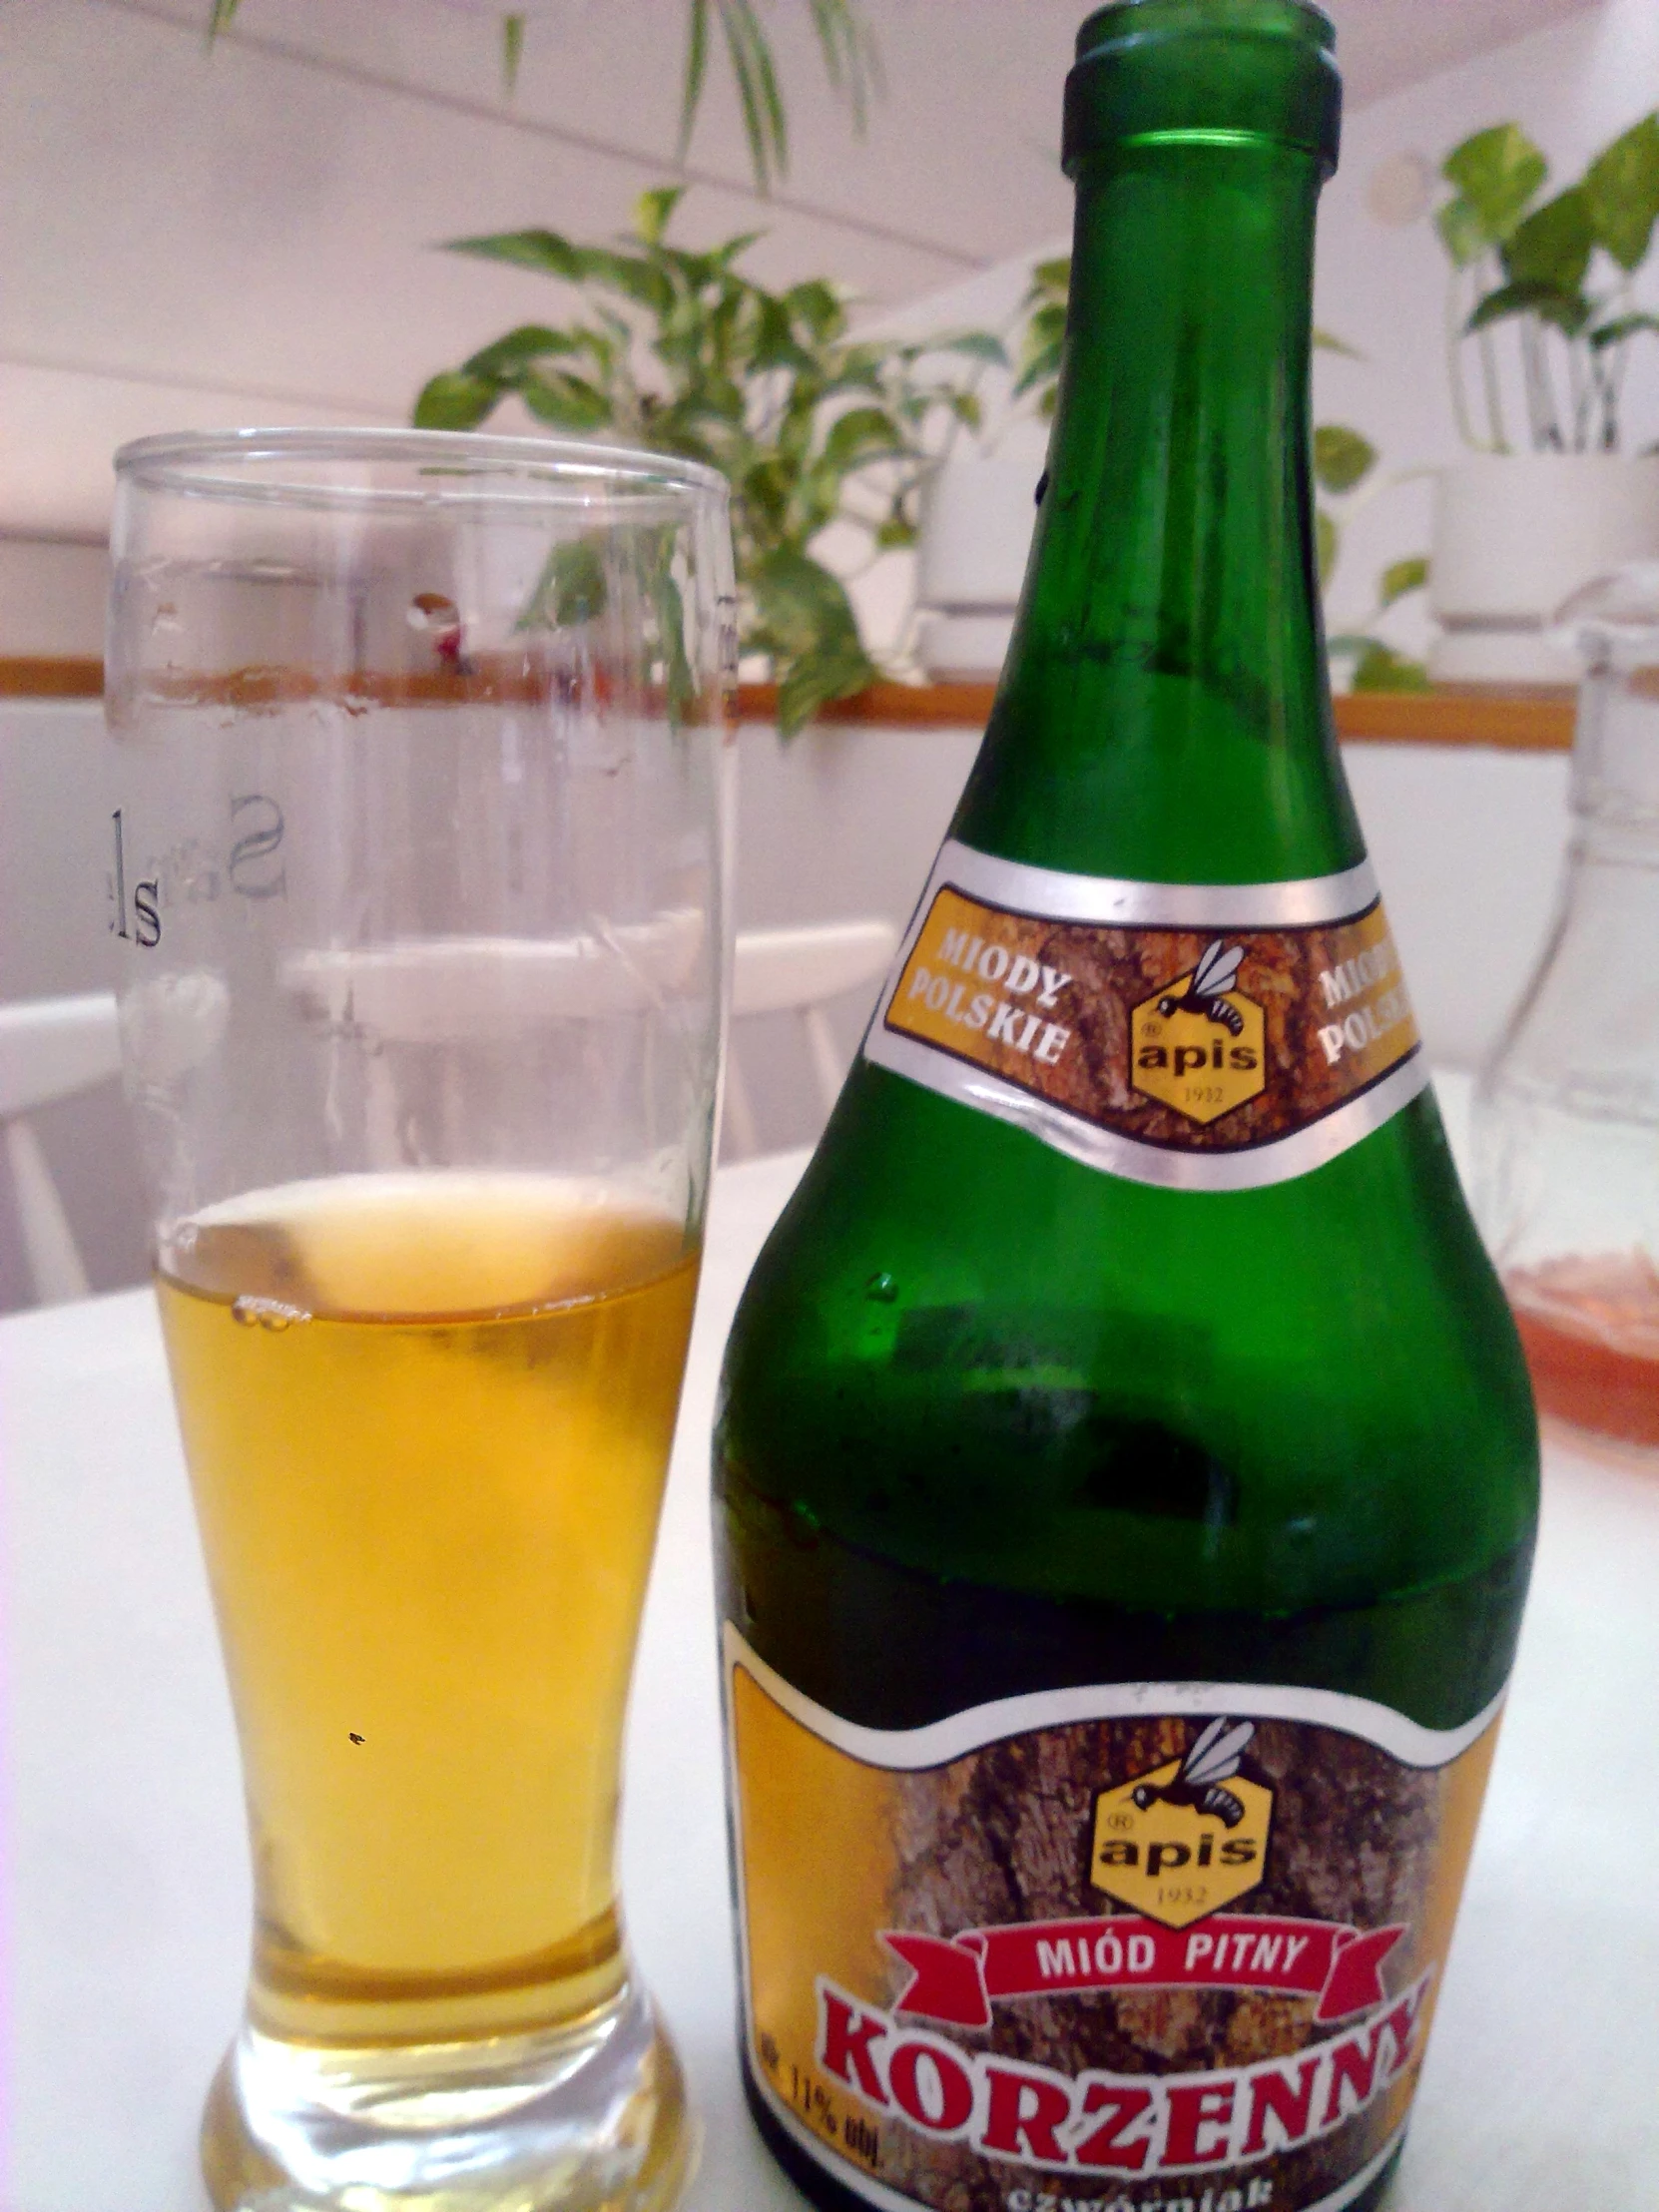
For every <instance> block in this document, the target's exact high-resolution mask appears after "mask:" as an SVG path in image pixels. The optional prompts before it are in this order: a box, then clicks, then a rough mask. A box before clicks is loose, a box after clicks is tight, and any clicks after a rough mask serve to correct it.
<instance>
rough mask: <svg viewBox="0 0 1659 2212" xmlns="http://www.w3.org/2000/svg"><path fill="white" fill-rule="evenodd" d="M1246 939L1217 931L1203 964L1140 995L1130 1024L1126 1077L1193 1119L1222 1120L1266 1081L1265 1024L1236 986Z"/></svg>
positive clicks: (1144, 1093)
mask: <svg viewBox="0 0 1659 2212" xmlns="http://www.w3.org/2000/svg"><path fill="white" fill-rule="evenodd" d="M1244 958H1245V948H1244V946H1243V945H1239V944H1235V945H1231V946H1230V945H1228V944H1227V943H1226V942H1225V941H1224V940H1223V939H1222V938H1220V937H1213V938H1212V939H1211V940H1210V942H1209V943H1208V944H1207V945H1206V946H1205V947H1204V950H1203V952H1202V954H1201V955H1200V957H1199V960H1198V964H1197V966H1196V967H1194V968H1192V969H1191V970H1190V971H1189V972H1188V973H1187V974H1185V975H1178V976H1176V977H1175V978H1174V979H1173V980H1172V981H1171V982H1168V983H1166V984H1165V985H1164V986H1163V988H1162V989H1161V990H1159V991H1157V992H1155V993H1154V994H1153V996H1152V997H1151V998H1145V999H1142V1001H1141V1003H1140V1004H1139V1005H1138V1006H1137V1007H1136V1008H1135V1010H1134V1013H1133V1015H1132V1016H1131V1017H1130V1023H1129V1063H1130V1064H1129V1077H1130V1081H1131V1083H1132V1084H1133V1085H1134V1088H1135V1089H1136V1090H1137V1091H1139V1092H1140V1093H1141V1094H1142V1096H1143V1097H1146V1098H1155V1099H1157V1100H1158V1101H1159V1103H1160V1104H1161V1105H1165V1106H1173V1107H1174V1108H1175V1110H1176V1112H1177V1113H1180V1114H1184V1115H1185V1116H1186V1117H1187V1119H1188V1120H1189V1121H1198V1122H1212V1121H1219V1120H1220V1119H1221V1117H1222V1115H1223V1114H1230V1113H1232V1112H1233V1111H1234V1110H1235V1108H1237V1107H1240V1106H1243V1105H1246V1104H1247V1103H1248V1102H1249V1101H1250V1100H1251V1099H1253V1098H1255V1097H1257V1096H1258V1094H1259V1093H1260V1092H1262V1091H1263V1090H1265V1089H1266V1087H1267V1072H1266V1070H1267V1025H1266V1018H1265V1016H1264V1014H1263V1012H1262V1009H1261V1007H1260V1006H1259V1005H1258V1004H1257V1002H1256V1000H1255V999H1254V998H1252V997H1250V996H1249V994H1248V993H1247V992H1245V991H1242V990H1240V989H1239V970H1240V969H1241V968H1242V967H1243V965H1244Z"/></svg>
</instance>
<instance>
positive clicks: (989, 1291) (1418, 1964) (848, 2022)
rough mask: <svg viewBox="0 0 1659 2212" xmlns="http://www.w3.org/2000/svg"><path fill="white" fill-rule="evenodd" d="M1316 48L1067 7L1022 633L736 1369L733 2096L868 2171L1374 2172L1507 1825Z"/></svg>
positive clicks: (1036, 2184)
mask: <svg viewBox="0 0 1659 2212" xmlns="http://www.w3.org/2000/svg"><path fill="white" fill-rule="evenodd" d="M1332 43H1333V39H1332V32H1331V27H1330V25H1329V23H1328V22H1327V20H1326V18H1325V17H1324V16H1323V15H1322V14H1321V13H1319V12H1318V10H1317V9H1315V8H1314V7H1313V6H1311V5H1307V4H1305V0H1115V4H1114V5H1111V6H1108V7H1105V8H1101V9H1099V10H1097V12H1096V13H1095V14H1093V15H1091V16H1090V17H1089V19H1088V20H1087V22H1086V23H1085V24H1084V25H1083V28H1082V31H1081V33H1080V35H1079V39H1078V60H1077V65H1076V67H1075V69H1074V70H1073V72H1072V74H1071V77H1070V79H1069V80H1068V85H1067V95H1066V116H1065V160H1066V167H1067V171H1068V173H1069V174H1070V175H1071V176H1072V178H1073V179H1074V180H1075V183H1076V186H1077V227H1076V240H1075V250H1074V256H1073V263H1072V291H1071V307H1070V317H1069V324H1068V330H1067V338H1066V351H1065V362H1064V368H1063V373H1062V379H1061V390H1060V404H1059V411H1058V414H1057V417H1056V420H1055V425H1054V433H1053V439H1052V443H1051V447H1050V465H1049V471H1048V475H1047V478H1046V482H1045V488H1044V490H1043V494H1042V498H1041V504H1040V512H1039V520H1038V528H1037V535H1036V542H1035V545H1034V548H1033V552H1032V557H1031V565H1030V569H1029V571H1028V575H1027V581H1026V587H1025V595H1024V600H1023V604H1022V607H1021V611H1020V616H1019V621H1018V624H1017V626H1016V631H1015V635H1014V640H1013V644H1012V647H1011V649H1010V652H1009V655H1008V661H1007V666H1006V669H1005V672H1004V675H1003V679H1002V683H1001V686H1000V689H999V691H998V694H997V698H996V703H995V707H994V710H993V712H992V716H991V720H990V725H989V728H988V729H987V732H986V735H985V740H984V744H983V747H982V749H981V751H980V754H979V756H978V759H977V761H976V764H975V766H974V769H973V772H972V774H971V776H970V778H969V781H968V784H967V788H966V791H965V793H964V795H963V798H962V801H961V805H960V807H959V808H958V810H957V814H956V817H955V820H954V822H953V824H952V826H951V830H950V834H949V838H948V840H947V842H946V844H945V846H944V848H943V850H942V851H941V853H940V856H939V861H938V864H937V866H936V868H935V870H934V873H933V876H932V878H931V879H930V881H929V883H928V884H927V886H926V888H925V890H924V892H923V895H922V898H921V901H920V904H919V906H918V908H917V911H916V914H915V917H914V919H913V921H912V923H911V926H910V929H909V932H908V934H907V936H906V938H905V941H904V943H903V945H902V946H901V948H900V951H899V954H898V957H897V960H896V962H895V965H894V969H893V972H892V975H891V976H890V978H889V980H888V983H887V986H886V988H885V990H884V992H883V995H882V998H881V1001H880V1003H879V1005H878V1007H877V1010H876V1014H875V1017H874V1019H873V1021H872V1023H871V1026H870V1029H869V1032H868V1034H867V1036H866V1038H865V1042H864V1046H863V1050H862V1053H861V1055H860V1058H859V1061H858V1064H857V1065H856V1066H855V1068H854V1069H853V1072H852V1074H851V1076H850V1077H849V1079H848V1082H847V1084H846V1088H845V1090H844V1092H843V1094H842V1096H841V1099H840V1101H839V1103H838V1105H837V1107H836V1109H835V1112H834V1115H833V1117H832V1119H831V1121H830V1127H829V1129H828V1131H827V1132H826V1135H825V1138H824V1141H823V1143H822V1144H821V1145H820V1147H819V1150H818V1153H817V1156H816V1157H815V1159H814V1161H813V1163H812V1165H811V1167H810V1168H809V1170H808V1172H807V1175H806V1178H805V1180H804V1181H803V1183H802V1185H801V1187H800V1190H799V1191H798V1193H797V1194H796V1196H795V1198H794V1200H793V1202H792V1203H791V1205H790V1207H789V1208H788V1210H787V1212H786V1213H785V1215H784V1217H783V1219H782V1221H781V1222H780V1224H779V1226H778V1228H777V1230H776V1232H775V1233H774V1235H773V1237H772V1239H771V1241H770V1243H769V1244H768V1246H767V1248H766V1251H765V1253H764V1254H763V1256H762V1258H761V1261H760V1263H759V1265H758V1266H757V1268H756V1271H755V1274H754V1277H753V1279H752V1281H751V1283H750V1285H749V1288H748V1291H747V1293H746V1295H745V1298H744V1300H743V1304H742V1307H741V1309H740V1312H739V1315H738V1319H737V1322H736V1325H735V1328H734V1330H733V1334H732V1340H731V1345H730V1348H729V1351H728V1356H727V1363H726V1373H725V1383H724V1389H723V1397H722V1405H721V1411H720V1416H719V1425H718V1432H717V1437H716V1448H715V1491H716V1502H715V1512H716V1535H717V1550H718V1556H719V1560H720V1574H721V1605H722V1612H723V1632H724V1639H725V1641H724V1654H725V1685H726V1697H727V1718H728V1729H729V1742H730V1753H731V1757H730V1771H731V1786H732V1826H733V1843H734V1859H735V1875H736V1888H737V1897H738V1914H739V1936H740V1953H741V1965H742V1982H743V2004H744V2018H743V2023H742V2036H743V2048H744V2061H745V2067H746V2078H747V2081H748V2086H749V2092H750V2098H751V2103H752V2105H753V2107H754V2110H755V2112H756V2115H757V2118H758V2119H759V2121H760V2124H761V2126H762V2128H763V2129H764V2131H765V2132H766V2134H767V2136H768V2139H769V2141H770V2142H771V2143H772V2145H773V2147H774V2149H775V2150H776V2151H777V2154H778V2155H779V2157H780V2158H781V2159H782V2160H783V2162H784V2163H785V2165H786V2166H787V2167H788V2168H789V2170H790V2171H791V2172H792V2174H793V2175H794V2176H795V2178H796V2179H797V2180H798V2181H799V2183H800V2184H801V2186H802V2187H803V2188H805V2189H806V2191H807V2193H808V2194H809V2196H811V2197H812V2198H813V2199H814V2201H815V2202H816V2203H818V2204H820V2205H823V2206H827V2207H836V2208H844V2212H850V2208H852V2207H862V2206H866V2205H877V2206H885V2207H903V2206H910V2205H926V2206H935V2207H946V2206H948V2207H949V2208H951V2212H992V2208H995V2212H1035V2208H1036V2207H1038V2206H1039V2205H1042V2204H1047V2203H1050V2202H1052V2203H1066V2204H1076V2205H1089V2206H1098V2207H1099V2212H1150V2208H1151V2207H1154V2206H1158V2207H1161V2208H1162V2212H1176V2208H1177V2207H1179V2206H1180V2205H1181V2204H1182V2203H1183V2202H1185V2203H1187V2204H1188V2205H1189V2206H1190V2208H1191V2212H1245V2208H1247V2207H1249V2208H1255V2207H1258V2206H1270V2207H1271V2208H1272V2212H1313V2208H1316V2207H1324V2208H1326V2212H1336V2208H1338V2207H1355V2208H1361V2212H1363V2208H1364V2207H1367V2206H1370V2205H1371V2204H1373V2203H1374V2201H1375V2200H1376V2198H1377V2197H1378V2196H1379V2195H1380V2194H1381V2191H1382V2189H1383V2185H1384V2183H1385V2180H1386V2178H1387V2173H1388V2170H1389V2168H1390V2166H1391V2163H1392V2160H1393V2159H1394V2157H1395V2156H1396V2155H1397V2150H1398V2146H1399V2142H1400V2137H1401V2133H1402V2130H1403V2127H1404V2123H1405V2118H1406V2110H1407V2106H1408V2103H1409V2099H1410V2094H1411V2090H1412V2087H1413V2086H1414V2082H1415V2077H1416V2072H1417V2066H1418V2061H1419V2058H1420V2054H1421V2051H1422V2047H1423V2041H1424V2037H1425V2035H1426V2032H1427V2027H1428V2021H1429V2017H1430V2014H1431V2011H1432V2007H1433V2003H1434V1999H1435V1995H1436V1993H1437V1986H1438V1977H1439V1973H1440V1970H1441V1968H1442V1965H1443V1960H1444V1956H1445V1949H1446V1945H1447V1943H1448V1941H1449V1936H1450V1930H1451V1925H1452V1920H1453V1916H1454V1914H1455V1910H1456V1903H1457V1896H1458V1891H1459V1888H1460V1886H1461V1881H1462V1875H1463V1870H1464V1867H1465V1865H1466V1861H1467V1857H1468V1852H1469V1849H1470V1845H1471V1842H1472V1837H1473V1831H1474V1823H1475V1819H1476V1816H1477V1814H1478V1809H1479V1803H1480V1797H1481V1792H1482V1789H1483V1786H1484V1778H1485V1772H1486V1768H1487V1765H1488V1763H1489V1759H1490V1755H1491V1751H1492V1748H1493V1742H1494V1735H1495V1727H1496V1716H1497V1712H1498V1709H1499V1706H1500V1702H1501V1698H1502V1693H1503V1688H1504V1684H1505V1681H1506V1679H1507V1676H1508V1673H1509V1669H1510V1662H1511V1658H1512V1654H1513V1650H1514V1644H1515V1638H1516V1633H1517V1629H1518V1625H1519V1615H1520V1608H1521V1603H1522V1599H1523V1596H1524V1592H1525V1585H1526V1578H1527V1571H1528V1565H1529V1560H1530V1555H1531V1547H1532V1540H1533V1531H1534V1526H1535V1516H1536V1501H1537V1434H1536V1427H1535V1422H1534V1417H1533V1412H1532V1405H1531V1399H1530V1396H1529V1392H1528V1388H1527V1383H1526V1379H1525V1374H1524V1369H1523V1366H1522V1363H1521V1359H1520V1355H1519V1351H1518V1348H1517V1345H1516V1341H1515V1336H1514V1332H1513V1330H1512V1327H1511V1325H1510V1322H1509V1319H1508V1314H1507V1310H1506V1308H1505V1306H1504V1303H1503V1300H1502V1297H1501V1295H1500V1293H1499V1290H1498V1288H1497V1285H1496V1282H1495V1280H1494V1278H1493V1275H1492V1272H1491V1270H1490V1268H1489V1267H1488V1265H1487V1262H1486V1259H1485V1256H1484V1254H1483V1253H1482V1251H1481V1249H1480V1246H1479V1243H1478V1241H1477V1239H1476V1237H1475V1234H1474V1231H1473V1229H1472V1227H1471V1225H1470V1221H1469V1217H1468V1214H1467V1211H1466V1209H1465V1207H1464V1203H1463V1199H1462V1196H1461V1193H1460V1190H1459V1187H1458V1183H1457V1179H1456V1176H1455V1173H1454V1171H1453V1167H1452V1163H1451V1160H1450V1157H1449V1154H1448V1152H1447V1148H1446V1144H1445V1140H1444V1137H1443V1134H1442V1132H1441V1128H1440V1124H1439V1120H1438V1117H1437V1115H1436V1111H1435V1108H1434V1104H1433V1100H1432V1096H1431V1094H1430V1093H1429V1091H1428V1090H1427V1089H1426V1088H1425V1087H1424V1085H1425V1081H1426V1075H1425V1070H1424V1067H1423V1062H1422V1054H1421V1050H1420V1047H1419V1046H1418V1044H1417V1041H1416V1035H1415V1030H1414V1028H1413V1026H1412V1023H1411V1017H1410V1011H1409V1005H1408V1001H1407V1000H1406V998H1405V995H1404V991H1403V987H1402V984H1401V981H1400V977H1399V974H1398V970H1397V963H1396V962H1395V959H1394V955H1393V950H1392V945H1391V941H1390V939H1389V937H1388V934H1387V928H1386V923H1385V921H1384V919H1383V912H1382V908H1381V905H1380V904H1379V902H1378V897H1377V891H1376V886H1375V883H1374V881H1373V880H1372V876H1371V870H1370V867H1369V864H1368V863H1367V860H1366V855H1365V847H1364V843H1363V840H1362V837H1361V833H1360V830H1359V826H1358V823H1357V821H1356V818H1355V814H1354V810H1353V807H1352V804H1351V802H1350V799H1349V795H1348V791H1347V788H1346V785H1345V782H1344V777H1343V771H1342V767H1341V763H1340V759H1339V756H1338V752H1337V748H1336V744H1335V739H1334V733H1333V726H1332V718H1331V710H1330V703H1329V689H1328V680H1327V674H1326V668H1325V661H1324V648H1323V640H1322V633H1321V626H1320V614H1319V603H1318V589H1317V571H1316V561H1315V552H1314V538H1313V512H1312V500H1311V495H1310V470H1309V431H1308V421H1309V410H1308V383H1309V353H1310V345H1311V287H1312V268H1313V237H1314V219H1315V208H1316V202H1317V198H1318V194H1319V190H1320V186H1321V184H1322V183H1323V181H1324V179H1325V177H1326V176H1328V175H1329V174H1330V172H1331V170H1332V169H1333V167H1334V166H1335V161H1336V147H1337V132H1338V118H1339V109H1340V94H1339V87H1338V80H1337V76H1336V72H1335V68H1334V65H1333V61H1332Z"/></svg>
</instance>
